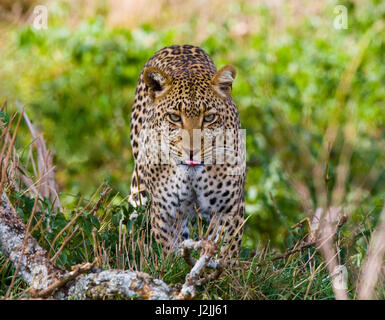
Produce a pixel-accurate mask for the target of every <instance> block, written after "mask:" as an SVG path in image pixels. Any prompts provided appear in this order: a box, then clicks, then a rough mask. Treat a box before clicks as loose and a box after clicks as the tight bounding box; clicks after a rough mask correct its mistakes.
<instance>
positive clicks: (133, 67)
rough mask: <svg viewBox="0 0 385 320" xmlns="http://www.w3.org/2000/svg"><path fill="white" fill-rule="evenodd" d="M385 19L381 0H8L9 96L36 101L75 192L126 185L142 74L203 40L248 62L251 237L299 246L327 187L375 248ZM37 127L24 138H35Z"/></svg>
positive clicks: (67, 185)
mask: <svg viewBox="0 0 385 320" xmlns="http://www.w3.org/2000/svg"><path fill="white" fill-rule="evenodd" d="M36 5H44V6H46V8H47V9H48V11H47V12H48V21H47V28H42V29H39V28H35V27H34V24H33V22H34V18H36V13H35V14H34V9H35V6H36ZM337 5H343V6H344V8H346V12H347V18H348V19H347V28H346V29H344V28H338V21H341V20H338V21H337V27H336V24H335V22H336V19H339V14H340V12H341V11H335V9H336V6H337ZM384 18H385V3H384V2H383V1H380V0H350V1H338V2H337V1H306V0H303V1H301V0H293V1H285V0H259V1H258V0H248V1H246V0H238V1H230V0H212V1H204V0H187V1H182V0H157V1H149V0H141V1H132V0H125V1H123V0H121V1H112V0H110V1H107V0H106V1H97V0H94V1H92V0H88V1H76V0H69V1H60V0H56V1H46V2H45V1H34V0H23V1H13V0H0V102H3V101H4V100H7V101H8V105H9V107H11V108H12V106H13V102H15V101H19V102H20V103H21V104H23V105H25V110H26V112H27V114H28V115H29V117H30V118H31V120H32V121H33V122H34V124H35V125H36V126H37V127H38V128H39V130H40V131H41V132H42V134H43V135H44V138H45V140H46V141H47V144H48V148H49V149H50V150H51V151H52V152H53V154H54V164H55V165H56V173H55V177H56V181H57V183H58V184H59V188H60V191H61V194H60V197H61V200H62V204H63V205H65V206H66V207H67V208H70V207H71V206H72V205H75V204H76V203H77V202H78V200H79V197H80V196H85V197H87V196H89V195H91V194H92V193H93V192H95V190H96V189H97V187H98V186H99V185H100V184H101V183H102V182H103V181H107V182H108V183H109V184H110V185H111V186H112V187H113V189H114V191H115V192H118V193H119V195H120V197H121V198H124V197H125V196H127V194H128V193H129V185H130V177H131V172H132V169H133V159H132V154H131V148H130V141H129V123H130V110H131V106H132V103H133V99H134V94H135V86H136V82H137V79H138V76H139V73H140V71H141V69H142V67H143V65H144V63H145V62H146V60H147V59H148V58H150V57H151V56H152V55H153V54H154V53H155V52H156V51H157V50H159V49H161V48H163V47H165V46H168V45H171V44H193V45H198V46H200V47H202V48H203V49H204V50H205V51H206V52H207V53H208V54H209V55H210V56H211V57H212V58H213V60H214V62H215V64H216V66H217V67H218V68H220V67H221V66H223V65H225V64H233V65H234V66H235V67H236V68H237V71H238V73H237V78H236V80H235V83H234V86H233V97H234V100H235V101H236V103H237V106H238V110H239V113H240V119H241V123H242V126H243V128H245V129H246V130H247V170H248V172H247V180H246V190H245V197H246V215H247V216H250V218H249V221H248V223H247V227H246V232H245V241H244V245H245V246H246V247H249V248H253V249H256V247H257V244H261V243H262V244H263V245H264V246H266V245H270V246H273V247H276V248H281V249H282V248H285V247H287V246H292V245H293V243H291V241H292V238H291V236H292V235H293V232H294V231H293V230H292V229H291V226H292V225H294V224H295V223H297V222H298V221H300V220H301V219H303V218H304V217H306V216H308V215H309V212H314V210H315V208H317V206H319V205H320V204H319V198H320V193H325V194H326V195H325V197H326V198H325V199H326V201H327V202H328V201H330V202H333V203H334V204H335V205H337V206H342V207H343V208H344V209H345V210H348V211H349V214H351V216H352V219H351V220H350V221H349V223H350V224H351V226H353V227H354V225H360V228H359V230H356V229H354V228H353V229H352V228H350V229H349V230H351V231H349V234H347V236H348V237H347V239H348V240H346V241H350V240H351V239H352V238H354V240H356V243H360V238H359V237H362V242H363V243H362V250H364V248H365V246H366V243H365V241H366V237H365V233H366V232H370V231H371V230H372V229H373V226H375V224H376V223H377V219H378V216H379V212H380V211H381V208H382V206H383V201H384V198H385V190H384V182H385V166H384V163H385V162H384V160H385V159H384V158H385V155H384V150H385V130H384V124H385V112H384V110H385V63H384V61H385V29H384ZM21 130H27V129H26V128H21ZM21 132H23V131H21ZM25 132H26V131H25ZM24 137H25V138H24V140H23V135H22V134H19V140H18V141H17V144H18V145H19V146H20V147H21V150H23V149H22V148H23V147H24V146H28V145H29V144H31V143H32V141H31V140H30V139H31V138H30V135H27V134H25V136H24ZM20 156H21V157H23V156H25V157H26V156H27V152H24V153H23V152H21V153H20ZM320 177H321V178H320ZM323 178H324V180H322V179H323ZM320 179H321V180H322V181H321V180H320ZM361 226H364V227H361ZM352 230H353V231H352ZM346 232H348V231H346ZM349 239H350V240H349ZM355 250H356V251H357V252H356V257H357V259H359V258H360V257H361V256H362V252H360V250H361V249H360V246H358V247H357V248H355Z"/></svg>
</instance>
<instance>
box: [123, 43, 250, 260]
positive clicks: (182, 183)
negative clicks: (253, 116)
mask: <svg viewBox="0 0 385 320" xmlns="http://www.w3.org/2000/svg"><path fill="white" fill-rule="evenodd" d="M235 76H236V69H235V67H234V66H233V65H230V64H228V65H225V66H223V67H222V68H221V69H219V70H217V68H216V67H215V64H214V62H213V60H212V59H211V58H210V56H209V55H208V54H207V53H206V52H205V51H204V50H203V49H201V48H200V47H198V46H194V45H189V44H185V45H171V46H167V47H165V48H163V49H161V50H159V51H157V52H156V53H155V54H154V55H153V56H152V57H151V58H150V59H149V60H148V61H147V62H146V63H145V65H144V67H143V68H142V70H141V72H140V75H139V79H138V82H137V86H136V91H135V98H134V103H133V106H132V109H131V123H130V140H131V147H132V154H133V158H134V168H133V173H132V179H131V193H130V196H129V201H130V202H131V204H132V205H133V206H139V205H144V204H146V201H147V200H148V201H149V202H150V203H149V215H150V225H151V233H152V234H153V236H154V238H155V241H156V243H158V244H160V245H161V247H162V250H163V252H166V253H167V252H172V251H175V250H178V247H179V246H180V244H181V243H182V242H183V241H184V240H187V239H193V238H194V237H195V239H196V237H197V234H196V233H195V234H193V232H190V230H191V227H194V226H195V227H196V226H197V225H198V224H199V222H200V221H202V220H203V221H206V222H207V224H208V229H207V232H206V233H205V237H206V238H207V239H209V240H213V241H215V242H216V243H219V244H220V256H221V257H222V258H223V259H231V258H233V257H236V256H238V255H239V252H240V247H241V243H242V236H243V229H244V223H245V217H244V211H245V203H244V184H245V174H246V168H245V160H244V152H245V151H244V143H241V142H242V141H244V138H242V136H241V135H240V134H239V133H240V131H241V124H240V120H239V114H238V110H237V107H236V104H235V102H234V100H233V98H232V84H233V81H234V79H235ZM228 132H230V133H232V134H228ZM144 133H145V134H144ZM229 136H231V137H230V138H228V137H229ZM218 141H219V142H218ZM149 146H152V147H151V148H149ZM162 146H163V148H162ZM242 146H243V147H242ZM218 150H219V151H218ZM221 150H222V152H220V151H221ZM242 155H243V156H242ZM162 157H163V158H164V159H163V158H162ZM224 159H225V160H224ZM227 159H229V161H227ZM199 236H200V237H203V235H202V234H200V235H198V239H199Z"/></svg>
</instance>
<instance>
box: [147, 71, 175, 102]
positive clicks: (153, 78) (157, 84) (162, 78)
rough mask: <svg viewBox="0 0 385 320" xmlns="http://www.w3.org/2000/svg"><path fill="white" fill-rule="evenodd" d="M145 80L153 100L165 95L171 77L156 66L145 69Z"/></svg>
mask: <svg viewBox="0 0 385 320" xmlns="http://www.w3.org/2000/svg"><path fill="white" fill-rule="evenodd" d="M143 80H144V82H145V84H146V85H147V87H148V88H149V95H150V97H151V99H152V100H155V99H156V98H159V97H161V96H163V95H164V94H165V93H166V92H167V91H168V89H169V88H170V83H171V79H170V77H169V76H168V75H167V74H166V73H165V72H163V71H162V70H160V69H158V68H156V67H148V68H146V69H144V71H143Z"/></svg>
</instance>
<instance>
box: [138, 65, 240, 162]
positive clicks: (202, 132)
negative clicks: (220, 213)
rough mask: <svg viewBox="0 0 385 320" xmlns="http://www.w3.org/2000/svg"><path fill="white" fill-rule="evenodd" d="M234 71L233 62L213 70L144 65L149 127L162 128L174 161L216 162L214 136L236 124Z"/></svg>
mask: <svg viewBox="0 0 385 320" xmlns="http://www.w3.org/2000/svg"><path fill="white" fill-rule="evenodd" d="M235 75H236V70H235V68H234V67H233V66H232V65H226V66H224V67H223V68H221V69H220V70H219V71H217V72H216V73H212V72H199V69H198V72H197V71H195V70H184V71H183V72H180V73H176V74H173V75H170V74H167V73H166V72H164V71H162V70H161V69H159V68H157V67H148V68H146V69H144V71H143V80H144V82H145V84H146V87H147V90H148V91H147V92H148V94H149V97H150V99H151V100H152V101H151V102H152V105H151V110H152V115H151V127H152V129H155V130H159V132H162V133H161V134H160V135H159V136H160V137H161V138H162V139H163V143H165V145H167V146H169V154H170V159H172V160H174V161H175V162H176V163H177V164H186V165H190V166H198V165H202V164H204V163H210V161H211V163H213V162H212V161H214V162H215V154H216V152H215V150H216V149H218V147H216V141H217V140H216V139H217V137H219V136H220V135H221V134H222V135H223V130H224V129H234V128H238V126H239V120H238V114H237V112H236V108H235V104H234V101H233V99H232V97H231V91H232V83H233V81H234V79H235ZM210 159H211V160H210Z"/></svg>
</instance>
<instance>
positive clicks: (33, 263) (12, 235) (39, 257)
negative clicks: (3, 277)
mask: <svg viewBox="0 0 385 320" xmlns="http://www.w3.org/2000/svg"><path fill="white" fill-rule="evenodd" d="M0 251H1V252H2V253H3V255H5V256H6V257H9V259H10V261H11V262H12V263H13V265H14V266H15V268H16V269H17V270H18V274H19V275H20V276H21V277H22V278H23V279H24V281H25V282H27V283H28V285H30V286H31V288H32V289H34V290H43V289H45V288H47V287H48V286H50V285H52V284H53V283H54V282H55V281H56V279H57V278H58V277H60V276H61V275H63V274H64V271H63V270H60V269H59V268H57V267H55V266H54V265H53V264H51V262H50V261H49V259H48V256H47V252H46V250H44V249H43V248H42V247H40V246H39V244H38V243H37V241H36V240H35V239H34V238H33V237H32V236H30V235H29V234H28V233H27V230H26V227H25V225H24V224H23V222H22V221H21V219H20V218H19V216H18V215H17V214H16V212H15V209H14V208H13V207H12V205H11V203H10V202H9V200H8V198H7V196H6V195H5V193H4V192H3V193H2V194H1V199H0Z"/></svg>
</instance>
